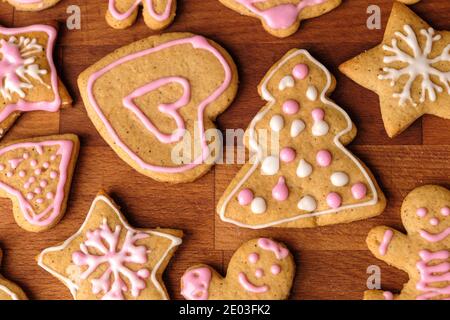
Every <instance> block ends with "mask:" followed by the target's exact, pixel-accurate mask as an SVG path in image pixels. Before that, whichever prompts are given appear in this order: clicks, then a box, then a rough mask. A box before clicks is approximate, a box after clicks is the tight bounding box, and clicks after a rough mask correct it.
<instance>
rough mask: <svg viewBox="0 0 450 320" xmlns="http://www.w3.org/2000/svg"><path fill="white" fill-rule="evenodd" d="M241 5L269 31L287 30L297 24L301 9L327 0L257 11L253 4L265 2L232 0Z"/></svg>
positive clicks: (289, 4)
mask: <svg viewBox="0 0 450 320" xmlns="http://www.w3.org/2000/svg"><path fill="white" fill-rule="evenodd" d="M234 1H236V2H237V3H240V4H242V5H243V6H245V7H246V8H247V9H248V10H250V11H251V12H252V13H253V14H255V15H257V16H259V17H261V19H263V20H264V22H265V23H266V24H267V25H268V26H269V27H270V28H271V29H288V28H289V27H291V26H292V25H294V24H295V23H296V22H297V19H298V15H299V14H300V12H302V11H303V9H305V8H307V7H312V6H315V5H319V4H322V3H324V2H325V1H327V0H303V1H301V2H300V3H298V4H296V5H295V4H291V3H285V4H280V5H277V6H274V7H272V8H269V9H266V10H260V9H258V8H257V7H256V6H255V4H257V3H262V2H266V1H267V0H234Z"/></svg>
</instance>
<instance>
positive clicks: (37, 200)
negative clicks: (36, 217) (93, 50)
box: [36, 198, 44, 203]
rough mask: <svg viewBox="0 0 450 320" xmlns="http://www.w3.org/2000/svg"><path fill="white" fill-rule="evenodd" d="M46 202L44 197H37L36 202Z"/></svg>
mask: <svg viewBox="0 0 450 320" xmlns="http://www.w3.org/2000/svg"><path fill="white" fill-rule="evenodd" d="M43 202H44V199H42V198H37V199H36V203H43Z"/></svg>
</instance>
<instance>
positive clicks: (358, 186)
mask: <svg viewBox="0 0 450 320" xmlns="http://www.w3.org/2000/svg"><path fill="white" fill-rule="evenodd" d="M366 195H367V187H366V185H365V184H364V183H362V182H358V183H355V184H354V185H353V186H352V196H353V198H355V199H356V200H361V199H363V198H365V196H366Z"/></svg>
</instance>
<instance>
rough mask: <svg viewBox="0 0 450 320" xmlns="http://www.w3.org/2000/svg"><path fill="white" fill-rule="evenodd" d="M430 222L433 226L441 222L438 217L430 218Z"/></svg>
mask: <svg viewBox="0 0 450 320" xmlns="http://www.w3.org/2000/svg"><path fill="white" fill-rule="evenodd" d="M430 224H431V225H432V226H437V225H438V224H439V219H437V218H431V219H430Z"/></svg>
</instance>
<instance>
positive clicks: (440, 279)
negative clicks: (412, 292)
mask: <svg viewBox="0 0 450 320" xmlns="http://www.w3.org/2000/svg"><path fill="white" fill-rule="evenodd" d="M419 256H420V258H421V261H419V262H418V263H417V265H416V266H417V269H418V270H419V273H420V281H419V282H418V283H417V285H416V288H417V290H419V291H422V292H424V293H423V294H421V295H419V296H418V297H417V300H427V299H431V298H434V297H436V296H439V295H448V294H450V285H447V286H446V287H439V288H438V287H435V286H433V285H434V284H436V283H445V282H447V283H448V281H450V263H449V262H447V261H446V260H448V259H449V258H450V254H449V252H448V251H447V250H442V251H438V252H430V251H428V250H422V251H420V252H419ZM439 260H440V261H439ZM432 261H435V262H438V261H439V262H440V263H438V264H436V263H433V264H432V265H430V264H429V263H430V262H432Z"/></svg>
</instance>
